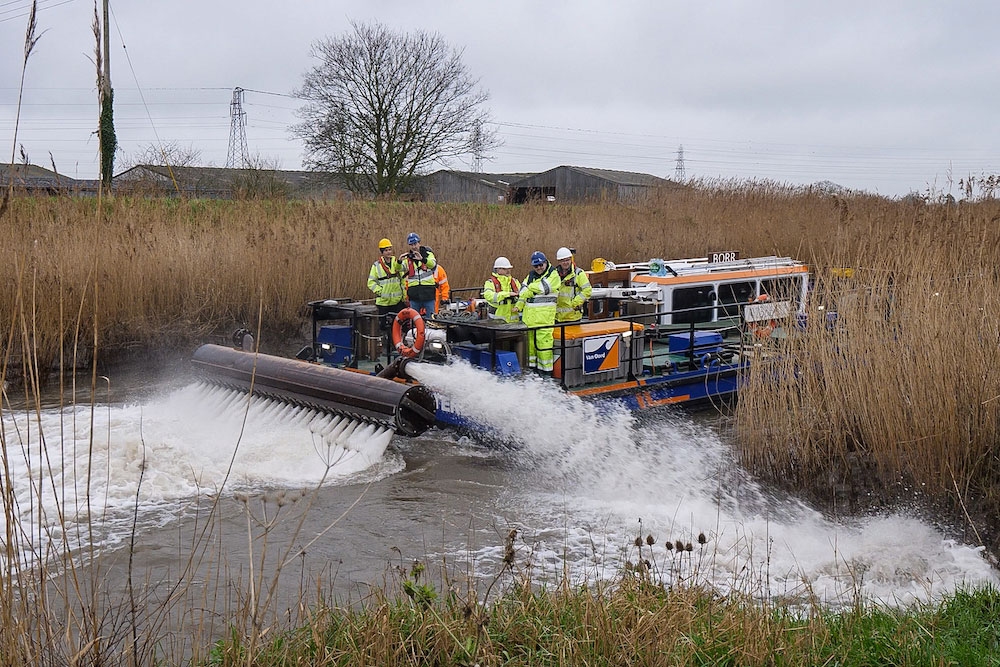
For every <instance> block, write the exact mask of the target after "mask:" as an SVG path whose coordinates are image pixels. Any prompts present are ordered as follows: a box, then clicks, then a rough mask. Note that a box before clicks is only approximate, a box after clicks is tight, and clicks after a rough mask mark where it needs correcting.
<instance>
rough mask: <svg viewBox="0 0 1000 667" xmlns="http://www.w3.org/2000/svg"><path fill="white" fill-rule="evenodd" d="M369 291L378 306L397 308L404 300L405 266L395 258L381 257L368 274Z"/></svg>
mask: <svg viewBox="0 0 1000 667" xmlns="http://www.w3.org/2000/svg"><path fill="white" fill-rule="evenodd" d="M368 289H370V290H371V291H372V293H373V294H374V295H375V305H376V306H395V305H396V304H397V303H399V302H400V301H402V300H403V265H402V264H400V263H399V260H398V259H396V258H395V257H390V258H389V259H388V260H386V259H385V258H383V257H379V258H378V259H376V260H375V263H374V264H372V268H371V270H370V271H369V272H368Z"/></svg>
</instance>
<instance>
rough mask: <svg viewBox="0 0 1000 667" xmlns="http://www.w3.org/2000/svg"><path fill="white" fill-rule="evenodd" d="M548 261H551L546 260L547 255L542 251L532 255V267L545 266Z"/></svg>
mask: <svg viewBox="0 0 1000 667" xmlns="http://www.w3.org/2000/svg"><path fill="white" fill-rule="evenodd" d="M548 261H549V260H547V259H546V258H545V253H544V252H542V251H541V250H536V251H535V252H533V253H531V265H532V266H535V265H536V264H545V263H546V262H548Z"/></svg>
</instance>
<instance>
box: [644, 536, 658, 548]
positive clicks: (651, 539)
mask: <svg viewBox="0 0 1000 667" xmlns="http://www.w3.org/2000/svg"><path fill="white" fill-rule="evenodd" d="M646 544H648V545H649V546H653V545H654V544H656V538H655V537H653V536H652V535H647V536H646Z"/></svg>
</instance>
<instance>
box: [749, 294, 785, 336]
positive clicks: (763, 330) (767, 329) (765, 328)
mask: <svg viewBox="0 0 1000 667" xmlns="http://www.w3.org/2000/svg"><path fill="white" fill-rule="evenodd" d="M770 300H771V298H770V297H769V296H768V295H767V294H761V295H759V296H758V297H757V298H756V299H750V303H765V302H767V301H770ZM747 328H748V329H749V330H750V331H751V332H752V333H753V335H754V336H757V338H770V337H771V333H772V332H773V331H774V330H775V329H777V328H778V323H777V322H775V321H774V320H767V321H764V320H760V321H757V322H748V323H747Z"/></svg>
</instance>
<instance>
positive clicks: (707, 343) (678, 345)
mask: <svg viewBox="0 0 1000 667" xmlns="http://www.w3.org/2000/svg"><path fill="white" fill-rule="evenodd" d="M667 344H668V346H669V347H668V349H669V351H670V354H687V352H688V348H690V347H691V334H690V333H676V334H670V336H669V337H668V340H667ZM694 351H695V352H697V353H700V354H706V353H709V352H721V351H722V334H720V333H719V332H718V331H695V332H694Z"/></svg>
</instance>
